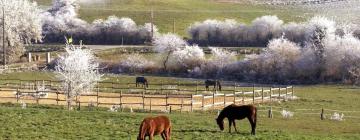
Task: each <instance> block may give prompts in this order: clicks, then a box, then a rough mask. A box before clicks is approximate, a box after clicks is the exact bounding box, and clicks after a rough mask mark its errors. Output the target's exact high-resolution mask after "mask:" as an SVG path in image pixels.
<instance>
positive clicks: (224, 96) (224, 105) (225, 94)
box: [224, 92, 226, 107]
mask: <svg viewBox="0 0 360 140" xmlns="http://www.w3.org/2000/svg"><path fill="white" fill-rule="evenodd" d="M225 106H226V94H225V92H224V107H225Z"/></svg>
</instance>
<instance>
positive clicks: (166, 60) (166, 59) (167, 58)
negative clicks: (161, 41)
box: [163, 51, 172, 71]
mask: <svg viewBox="0 0 360 140" xmlns="http://www.w3.org/2000/svg"><path fill="white" fill-rule="evenodd" d="M171 53H172V51H169V52H168V54H167V56H166V58H165V61H164V63H163V65H164V70H165V71H167V67H166V63H167V62H168V61H169V57H170V54H171Z"/></svg>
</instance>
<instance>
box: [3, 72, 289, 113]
mask: <svg viewBox="0 0 360 140" xmlns="http://www.w3.org/2000/svg"><path fill="white" fill-rule="evenodd" d="M39 87H43V88H45V89H40V88H39ZM61 89H63V88H62V85H61V81H50V80H18V79H4V80H0V98H3V99H4V100H1V101H2V102H30V103H34V102H35V103H40V104H56V105H64V104H66V102H67V100H66V96H65V92H64V91H62V90H61ZM223 89H224V90H222V91H217V90H211V91H207V90H205V89H204V84H199V83H179V82H177V84H174V83H168V84H164V83H153V84H149V88H143V87H140V88H139V87H135V83H115V82H100V83H98V84H97V86H96V87H95V89H94V91H93V92H92V93H90V94H83V95H80V96H78V97H76V100H75V101H73V102H74V103H75V104H76V105H79V106H85V105H89V104H93V105H94V106H111V105H119V106H120V107H129V106H130V107H138V108H142V109H150V110H168V109H169V107H170V108H172V109H175V110H181V111H193V110H207V109H215V108H221V107H224V106H226V105H229V104H233V103H235V104H255V103H264V102H272V101H279V100H288V99H291V98H292V97H293V96H294V88H293V86H286V87H256V86H252V87H250V86H238V85H237V84H233V85H227V86H224V87H223ZM39 94H42V96H39ZM5 99H6V100H5ZM31 101H33V102H31Z"/></svg>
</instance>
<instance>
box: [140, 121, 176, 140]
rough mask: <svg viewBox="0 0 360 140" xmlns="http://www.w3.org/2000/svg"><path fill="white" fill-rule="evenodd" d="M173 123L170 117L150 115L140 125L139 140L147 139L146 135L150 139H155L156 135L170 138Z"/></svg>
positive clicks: (165, 138)
mask: <svg viewBox="0 0 360 140" xmlns="http://www.w3.org/2000/svg"><path fill="white" fill-rule="evenodd" d="M170 132H171V123H170V120H169V118H168V117H166V116H158V117H148V118H145V119H144V120H143V121H142V122H141V125H140V131H139V136H138V137H137V139H138V140H145V137H146V136H149V137H150V140H153V139H154V135H159V134H160V135H161V137H162V138H163V140H170Z"/></svg>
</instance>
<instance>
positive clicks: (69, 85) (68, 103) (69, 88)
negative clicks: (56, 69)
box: [66, 82, 71, 111]
mask: <svg viewBox="0 0 360 140" xmlns="http://www.w3.org/2000/svg"><path fill="white" fill-rule="evenodd" d="M70 92H71V82H69V83H68V91H67V98H66V100H67V107H68V111H70V110H71V99H70V98H71V96H70Z"/></svg>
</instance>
